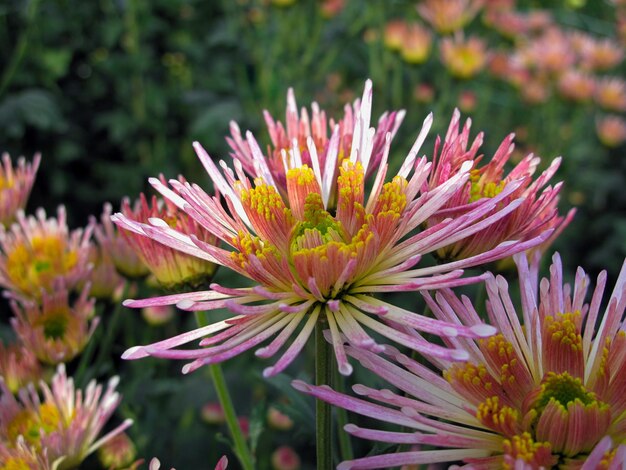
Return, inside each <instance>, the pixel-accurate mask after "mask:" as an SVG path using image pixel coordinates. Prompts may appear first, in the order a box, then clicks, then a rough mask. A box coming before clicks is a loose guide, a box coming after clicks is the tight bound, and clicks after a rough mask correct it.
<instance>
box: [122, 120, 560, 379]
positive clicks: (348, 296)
mask: <svg viewBox="0 0 626 470" xmlns="http://www.w3.org/2000/svg"><path fill="white" fill-rule="evenodd" d="M357 120H358V121H359V122H363V123H364V124H365V125H364V127H363V129H364V132H363V133H361V132H359V133H355V136H354V140H353V142H352V144H351V148H352V152H351V156H352V157H351V158H346V159H344V160H343V162H342V163H341V166H340V171H339V176H338V177H337V178H336V181H326V180H325V179H324V178H323V177H322V176H321V175H322V173H321V171H320V168H319V166H318V165H317V160H314V161H313V167H312V168H311V167H309V166H308V165H306V164H304V163H303V162H302V161H301V159H300V154H299V153H298V152H297V151H292V153H291V154H290V156H289V157H290V162H289V167H288V168H286V169H285V170H284V172H285V174H286V178H287V180H286V187H287V197H286V198H285V199H283V198H282V197H281V195H280V193H279V189H278V187H277V186H275V185H273V184H271V183H270V182H269V181H268V180H264V179H263V178H257V179H256V180H255V184H254V185H253V184H252V182H251V181H250V180H249V178H248V177H247V176H246V174H245V173H244V171H243V169H242V166H241V165H240V164H239V162H238V161H237V160H236V161H235V172H236V173H235V172H234V171H233V170H231V169H230V168H228V167H227V166H226V164H225V163H224V162H221V166H222V168H223V172H220V171H219V170H218V168H217V166H216V165H215V163H214V162H213V161H212V160H211V158H210V157H209V155H208V154H207V153H206V152H205V151H204V149H203V148H202V147H201V146H200V145H199V144H197V143H196V144H194V146H195V149H196V151H197V153H198V156H199V157H200V159H201V161H202V163H203V165H204V167H205V168H206V170H207V171H208V173H209V175H210V176H211V179H212V180H213V182H214V184H215V186H216V188H217V190H218V192H219V194H221V195H223V196H224V199H225V201H226V204H227V208H226V207H224V202H223V201H222V200H221V199H219V198H217V197H209V196H208V195H207V194H206V193H204V192H203V191H202V190H201V188H199V187H198V186H196V185H191V184H182V183H181V182H179V181H176V180H172V181H170V184H171V186H172V189H169V188H168V187H166V186H165V185H163V184H162V183H161V182H160V181H159V180H157V179H155V178H153V179H152V180H151V182H152V184H153V185H154V186H155V187H156V189H157V190H158V191H159V192H161V193H162V194H163V195H164V196H165V197H166V198H168V199H169V200H170V201H172V202H174V203H176V205H177V206H178V207H179V208H181V209H182V210H184V211H186V212H187V214H189V216H190V217H193V218H194V219H195V220H197V221H198V223H200V224H202V225H203V226H204V227H205V229H206V230H208V231H210V232H212V233H214V234H215V235H216V236H217V237H218V238H219V239H220V240H221V241H222V242H224V243H225V244H227V245H229V249H223V248H221V247H218V246H215V245H211V244H207V243H204V242H202V241H201V240H198V239H197V238H196V237H195V236H193V234H191V235H187V234H184V233H180V232H179V231H176V230H173V229H171V228H170V227H169V226H167V224H165V223H164V222H161V221H158V220H154V219H152V220H151V225H148V224H144V225H141V226H139V225H138V228H141V230H143V232H144V233H145V234H146V235H147V236H150V237H152V238H154V239H155V240H157V241H159V242H161V243H165V244H168V245H170V246H172V247H173V248H176V249H178V250H181V251H184V252H186V253H189V254H191V255H194V256H197V257H199V258H202V259H206V260H208V261H212V262H215V263H217V264H220V265H223V266H225V267H227V268H229V269H231V270H232V271H235V272H237V273H239V274H241V275H242V276H245V277H247V278H248V279H250V280H252V281H253V282H254V283H255V284H256V285H255V286H253V287H245V288H244V287H242V288H227V287H223V286H220V285H216V284H214V285H212V286H211V287H212V288H211V290H208V291H204V292H193V293H188V294H179V295H171V296H166V297H161V298H155V299H146V300H129V301H127V302H126V303H125V305H127V306H131V307H146V306H150V305H164V304H175V303H176V304H177V306H178V307H179V308H181V309H183V310H192V311H204V310H214V309H219V308H224V307H226V308H228V309H229V310H231V311H232V312H234V313H235V314H237V316H235V317H233V318H230V319H228V320H225V321H221V322H218V323H215V324H212V325H208V326H205V327H202V328H199V329H197V330H195V331H191V332H189V333H184V334H182V335H179V336H176V337H174V338H171V339H168V340H165V341H162V342H159V343H155V344H151V345H146V346H136V347H133V348H131V349H129V350H128V351H126V353H124V356H123V357H124V358H126V359H137V358H141V357H145V356H148V355H153V356H158V357H166V358H177V359H191V360H192V361H193V362H191V363H189V364H187V365H185V367H184V368H183V371H184V372H189V371H192V370H195V369H197V368H198V367H201V366H202V365H205V364H210V363H215V362H220V361H223V360H226V359H228V358H230V357H233V356H235V355H237V354H239V353H241V352H243V351H245V350H248V349H250V348H252V347H255V346H257V345H258V344H260V343H261V342H263V341H266V340H267V339H269V338H270V337H272V336H273V335H275V334H277V336H276V337H275V338H274V339H273V340H272V341H271V342H270V344H269V345H267V346H265V347H263V348H261V349H259V350H257V351H256V354H257V355H258V356H261V357H264V358H265V357H270V356H273V355H274V354H276V353H277V352H278V350H279V349H280V348H282V347H283V345H285V344H286V343H287V341H288V340H289V339H290V338H291V337H292V336H295V340H294V341H293V342H292V343H291V345H290V346H289V347H288V348H287V350H286V351H285V352H284V354H283V355H282V356H281V358H280V359H279V360H278V362H277V363H276V364H275V365H274V366H272V367H269V368H267V369H266V370H265V372H264V374H265V375H266V376H267V375H274V374H277V373H279V372H280V371H282V370H283V369H284V368H285V367H287V365H288V364H290V363H291V361H293V359H294V358H295V357H296V355H297V354H298V353H299V352H300V350H301V349H302V348H303V347H304V345H305V343H306V341H307V339H308V338H309V336H310V335H311V332H312V331H313V328H314V327H315V325H316V324H317V323H318V322H323V323H324V322H328V327H329V328H330V331H331V332H332V337H333V344H334V347H335V356H336V358H337V362H338V365H339V370H340V372H341V373H343V374H349V373H350V372H351V370H352V368H351V366H350V365H349V363H348V361H347V359H346V356H345V352H344V350H343V342H342V341H341V339H340V332H343V334H345V335H346V336H347V337H348V339H349V340H350V342H352V343H353V344H357V345H360V346H363V347H369V348H372V349H374V350H377V349H379V346H378V345H377V344H376V343H375V341H374V339H373V338H372V337H371V336H370V335H369V334H368V333H367V332H366V331H365V330H364V329H363V326H365V327H367V328H368V329H371V330H374V331H376V332H377V333H379V334H381V335H383V336H386V337H388V338H390V339H391V340H393V341H396V342H398V343H400V344H403V345H405V346H407V347H410V348H413V349H415V350H417V351H421V352H424V353H428V354H433V355H437V356H442V357H448V358H451V357H455V358H461V357H465V353H464V352H463V351H460V350H448V349H445V348H441V347H439V346H437V345H434V344H430V343H428V342H426V341H424V340H423V339H416V338H415V337H413V336H411V335H410V334H407V333H406V332H405V329H407V328H409V329H412V328H414V329H417V330H421V331H425V332H428V333H434V334H443V335H452V336H455V335H467V336H471V337H474V336H477V335H478V336H481V335H485V334H489V333H491V329H490V328H482V327H481V328H470V329H466V328H461V329H458V328H457V327H456V326H454V325H451V324H447V323H445V322H440V321H437V320H433V319H431V318H428V317H424V316H422V315H418V314H416V313H413V312H410V311H406V310H404V309H402V308H399V307H396V306H394V305H391V304H389V303H387V302H385V301H383V300H381V299H379V298H377V296H378V295H379V294H382V293H387V292H407V291H419V290H422V289H435V288H439V287H443V286H452V285H461V284H466V283H470V282H476V281H478V280H479V279H481V278H482V277H481V276H478V277H475V278H461V275H462V270H461V268H465V267H468V266H476V265H478V264H481V263H484V262H488V261H489V260H495V259H500V258H502V257H506V256H508V255H510V254H512V253H513V252H517V251H520V250H524V249H528V248H529V247H530V246H534V245H535V244H537V243H540V242H541V241H543V240H545V238H546V237H547V236H548V235H549V233H544V234H542V235H539V236H538V237H536V238H535V239H533V240H528V241H527V242H523V243H521V244H520V243H518V242H517V241H509V242H507V243H503V244H501V245H499V246H498V247H495V248H493V249H490V250H485V252H482V253H480V254H478V255H477V256H475V257H471V258H468V259H464V260H458V261H455V262H453V263H449V264H441V265H439V266H434V267H417V265H418V263H419V262H420V259H421V257H422V256H423V255H425V254H427V253H431V252H433V251H436V250H438V249H440V248H443V247H445V246H448V245H450V244H453V243H455V242H456V241H458V240H461V239H463V238H465V237H468V236H471V235H473V234H474V233H476V232H479V231H480V230H482V229H484V228H485V227H487V226H489V225H491V224H493V223H496V222H497V221H498V220H499V219H501V218H503V217H505V216H506V214H508V213H509V212H511V211H513V210H515V208H516V207H518V206H519V204H520V203H521V202H522V201H520V200H515V201H509V202H507V203H503V200H505V199H508V197H509V195H510V194H511V193H512V192H515V191H516V190H517V188H518V186H519V184H520V183H521V182H520V181H515V182H511V184H509V185H507V187H506V189H504V190H503V191H502V192H501V193H500V194H498V195H497V196H495V197H494V198H493V199H484V200H483V201H481V202H479V203H477V204H475V205H474V208H473V210H471V211H469V212H467V213H465V214H463V215H462V216H460V217H458V218H455V219H446V220H443V221H441V223H439V224H437V225H434V226H432V227H430V228H429V229H428V230H425V231H420V230H419V228H420V227H421V226H422V224H423V223H424V222H425V221H426V220H428V218H429V217H431V216H432V215H433V214H434V213H435V212H437V211H438V210H439V209H440V208H441V207H442V206H443V205H444V204H445V203H446V201H447V200H448V199H449V198H450V197H452V196H453V195H454V194H455V193H456V192H457V191H458V190H459V189H460V188H461V187H463V186H464V185H465V184H466V183H467V181H468V179H469V168H470V166H471V164H469V163H468V164H466V165H463V166H462V167H461V168H459V169H458V170H456V173H455V174H454V175H451V178H449V179H447V180H446V181H444V182H443V184H441V185H440V186H438V187H434V188H432V189H431V190H430V191H427V192H423V190H424V189H425V188H426V187H427V185H426V181H427V178H428V174H429V169H430V166H431V165H430V163H428V162H427V161H426V158H425V157H423V158H417V154H418V152H419V148H420V146H421V144H422V143H423V141H424V139H425V138H426V134H427V132H428V130H429V128H430V125H431V123H432V117H431V116H428V117H427V119H426V121H425V126H424V127H423V129H422V131H421V132H420V133H419V136H418V138H417V140H416V142H415V144H414V146H413V148H412V150H411V151H410V153H409V155H408V157H407V158H406V160H405V161H404V163H403V164H402V166H401V168H400V170H399V172H398V174H397V175H396V176H394V177H393V179H392V180H391V181H390V182H388V183H384V178H385V175H386V172H387V156H388V151H389V143H390V140H391V135H390V134H389V133H388V134H387V136H386V139H385V150H384V152H383V155H382V159H381V162H380V163H379V165H378V167H377V173H376V174H375V177H374V181H373V186H372V190H371V192H370V194H369V195H367V196H366V191H365V175H366V174H367V172H368V165H369V164H370V163H371V158H370V157H371V152H372V149H373V148H374V145H373V141H374V139H375V133H374V130H373V129H369V115H368V116H367V117H364V116H363V114H362V113H359V116H357ZM361 135H364V136H366V138H365V140H364V141H363V142H361V137H360V136H361ZM329 155H333V156H334V157H333V158H337V155H338V153H337V152H336V151H333V152H329ZM287 164H288V163H287V162H285V165H287ZM328 165H330V167H331V168H334V167H335V166H336V163H335V162H334V161H330V162H328ZM235 175H236V176H235ZM328 176H329V175H328V174H327V177H328ZM335 186H336V193H337V202H336V209H331V208H329V203H328V201H329V200H330V198H329V192H330V191H331V188H333V187H335ZM485 214H490V215H489V216H488V217H485ZM114 218H115V219H116V220H117V221H118V223H126V222H124V217H123V215H121V214H116V215H115V216H114ZM300 326H302V328H301V330H300V331H299V332H298V333H296V330H297V329H298V328H299V327H300ZM204 336H207V338H205V339H203V340H202V341H201V342H200V346H202V347H201V348H199V349H192V350H189V349H177V348H178V346H181V345H183V344H186V343H189V342H191V341H194V340H196V339H199V338H202V337H204Z"/></svg>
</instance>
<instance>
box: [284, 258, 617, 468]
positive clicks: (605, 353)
mask: <svg viewBox="0 0 626 470" xmlns="http://www.w3.org/2000/svg"><path fill="white" fill-rule="evenodd" d="M515 261H516V263H517V265H518V269H519V277H520V291H521V311H520V312H519V315H518V311H516V308H515V307H514V303H513V301H512V300H511V298H510V296H509V292H508V285H507V282H506V281H505V279H504V278H503V277H501V276H498V277H496V278H494V277H491V278H489V279H488V280H487V293H488V297H489V298H488V301H487V304H486V305H487V313H488V315H489V319H490V321H491V323H492V324H493V325H494V326H496V327H497V328H498V329H499V331H500V332H501V333H499V334H497V335H495V336H492V337H490V338H487V339H481V340H478V341H474V340H471V339H466V338H449V339H445V341H446V342H447V343H448V345H449V346H452V347H461V348H464V349H466V350H467V351H469V354H470V359H469V360H468V361H467V362H464V363H459V362H450V361H446V360H439V359H436V360H431V362H432V364H433V366H435V367H436V368H438V369H440V370H441V371H442V372H443V377H442V376H441V375H439V374H438V373H436V372H434V371H433V370H432V369H431V368H428V367H426V366H424V365H422V364H420V363H418V362H416V361H414V360H412V359H410V358H409V357H407V356H405V355H403V354H400V353H399V352H398V351H397V350H395V349H393V348H388V349H387V350H386V354H387V355H388V356H390V357H391V358H392V359H394V361H395V362H396V363H397V364H400V365H396V364H394V363H392V362H390V361H388V360H387V359H384V358H383V357H381V356H377V355H375V354H372V353H371V352H369V351H365V350H360V349H357V348H353V347H348V348H347V349H348V353H349V354H350V355H351V356H353V357H354V358H356V359H357V360H358V361H359V362H360V363H361V364H362V365H363V366H365V367H366V368H368V369H369V370H371V371H372V372H374V373H376V374H377V375H380V376H381V377H383V378H384V379H385V380H387V381H388V382H389V383H391V384H392V385H394V386H395V387H397V388H398V389H400V390H401V391H402V392H404V394H399V393H396V392H392V391H390V390H375V389H371V388H369V387H365V386H363V385H356V386H355V387H354V391H355V392H356V393H357V394H359V395H362V396H365V397H368V398H369V399H371V400H374V401H377V402H379V403H382V404H375V403H372V402H371V401H368V400H363V399H358V398H354V397H350V396H347V395H343V394H340V393H337V392H334V391H333V390H331V389H330V388H329V387H327V386H321V387H315V386H310V385H307V384H305V383H303V382H300V381H295V382H294V386H295V387H296V388H297V389H299V390H301V391H303V392H305V393H308V394H311V395H313V396H315V397H317V398H320V399H322V400H325V401H328V402H330V403H332V404H334V405H336V406H340V407H342V408H346V409H348V410H350V411H353V412H355V413H359V414H362V415H365V416H369V417H371V418H375V419H379V420H382V421H386V422H391V423H395V424H399V425H402V426H404V427H405V428H410V429H412V430H414V432H391V431H378V430H374V429H364V428H360V427H357V426H355V425H352V424H350V425H348V426H347V427H346V430H347V431H348V432H349V433H351V434H353V435H355V436H359V437H362V438H365V439H372V440H378V441H383V442H389V443H398V444H414V445H426V446H434V447H439V448H444V449H443V450H417V451H411V452H399V453H396V454H392V455H380V456H375V457H365V458H361V459H357V460H354V461H350V462H344V463H343V464H342V465H340V466H339V467H338V468H340V469H348V468H359V469H365V468H383V467H384V468H387V467H391V466H398V465H404V464H407V465H408V464H422V463H436V462H453V461H463V462H464V463H465V464H466V467H464V468H472V469H477V470H479V469H485V470H487V469H494V470H495V469H501V468H504V469H513V468H515V469H518V468H519V469H528V470H532V469H539V468H546V469H547V468H559V469H583V470H595V469H601V468H611V469H618V468H623V465H626V446H624V445H623V443H624V442H625V439H626V399H625V395H624V384H626V355H625V354H624V351H626V331H625V329H624V323H623V320H622V317H623V315H624V310H625V308H626V263H624V266H623V268H622V272H621V274H620V276H619V279H618V280H617V284H616V286H615V289H614V291H613V294H612V295H611V297H610V299H609V301H608V305H607V307H606V310H605V311H604V314H601V312H600V303H601V301H602V294H603V291H604V287H605V284H606V273H605V272H603V273H601V274H600V276H599V277H598V282H597V285H596V289H595V290H594V292H593V295H592V297H591V301H590V303H586V302H585V296H586V294H587V290H588V287H589V278H588V277H587V276H586V275H585V273H584V271H583V270H582V269H580V268H579V269H578V272H577V273H576V280H575V283H574V286H573V288H572V287H571V286H569V285H568V284H563V274H562V269H561V260H560V258H559V256H558V255H555V256H554V258H553V261H554V262H553V264H552V266H551V268H550V278H549V279H543V280H542V281H541V283H540V284H538V283H537V277H538V276H537V270H536V266H535V265H533V266H532V267H530V268H529V266H528V263H527V260H526V257H525V256H524V255H518V256H516V259H515ZM424 297H425V299H426V301H427V304H428V305H429V307H430V308H431V309H432V311H433V313H434V315H435V316H436V317H437V318H439V319H442V320H444V321H451V322H456V323H458V324H462V325H473V324H477V323H480V321H481V320H480V318H479V316H478V314H477V312H476V311H475V310H474V307H473V306H472V304H471V302H470V301H469V299H468V298H466V297H462V298H461V299H459V298H458V297H457V296H455V295H454V294H453V293H452V291H451V290H450V289H443V290H441V291H439V292H438V293H437V294H436V296H435V299H433V298H432V297H431V296H430V295H425V296H424ZM520 317H521V318H523V324H522V323H520V320H519V318H520ZM597 323H599V325H598V326H597V328H596V324H597Z"/></svg>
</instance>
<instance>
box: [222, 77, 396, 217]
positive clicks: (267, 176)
mask: <svg viewBox="0 0 626 470" xmlns="http://www.w3.org/2000/svg"><path fill="white" fill-rule="evenodd" d="M371 110H372V82H371V81H370V80H368V81H367V82H366V83H365V90H364V91H363V98H362V99H361V100H356V101H355V102H354V104H353V105H352V106H350V105H345V107H344V116H343V118H342V119H341V120H339V122H336V121H335V120H334V119H332V118H330V119H329V120H328V119H327V117H326V112H325V111H324V110H320V108H319V106H318V104H317V103H313V104H312V105H311V118H309V113H308V112H307V110H306V108H302V110H301V111H300V115H298V106H297V105H296V99H295V95H294V93H293V90H292V89H291V88H290V89H289V91H288V92H287V111H286V120H285V122H286V125H285V126H283V124H282V123H281V122H280V121H274V118H272V116H271V115H270V113H269V112H268V111H264V112H263V116H264V118H265V123H266V124H267V129H268V132H269V135H270V139H271V141H272V145H271V146H268V154H267V156H264V155H263V152H262V150H261V147H259V144H258V143H257V141H256V139H255V137H254V135H252V133H251V132H247V133H246V139H245V140H244V139H243V137H242V135H241V131H240V129H239V126H238V125H237V123H235V122H231V123H230V132H231V137H227V138H226V141H227V142H228V144H229V145H230V147H231V148H232V150H233V153H232V156H233V158H234V159H236V160H238V161H239V162H240V163H241V166H242V167H243V170H244V171H245V172H246V173H248V175H250V176H251V177H253V178H263V180H264V181H265V182H266V183H267V184H271V185H273V186H275V187H276V188H277V189H278V192H279V193H280V195H281V196H283V198H285V199H286V198H287V193H288V189H287V171H288V170H289V169H291V168H292V167H293V166H294V164H295V163H294V162H298V163H299V164H300V165H307V166H308V167H309V168H315V169H316V171H317V172H318V178H319V180H321V181H322V182H323V184H324V185H327V186H328V187H326V186H325V187H324V188H323V189H324V191H323V194H324V197H325V198H326V199H325V200H324V204H325V205H327V206H328V207H333V208H334V207H335V206H336V200H337V176H338V174H339V165H340V163H341V162H342V161H343V160H344V159H345V158H348V157H350V158H351V159H355V158H357V156H356V152H357V151H358V150H357V149H358V148H360V149H361V150H360V151H361V152H365V155H366V156H367V158H369V159H370V160H369V161H368V162H365V163H366V164H365V165H364V168H365V169H366V178H368V177H370V176H371V175H372V174H373V173H374V171H375V170H376V169H377V168H378V165H379V164H380V163H381V161H382V158H383V154H384V152H385V136H386V135H387V134H388V133H390V134H391V138H392V139H393V137H394V135H395V134H396V132H397V130H398V128H399V127H400V124H401V123H402V120H403V118H404V115H405V112H404V111H393V112H390V113H389V112H386V113H383V115H382V116H381V117H380V118H379V120H378V126H377V128H376V129H373V128H372V129H370V128H369V125H370V116H371ZM329 127H330V130H331V135H330V137H329V135H328V130H329ZM372 136H373V137H372ZM366 143H367V144H368V145H371V148H363V146H364V145H365V144H366ZM359 158H361V156H360V155H359Z"/></svg>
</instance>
